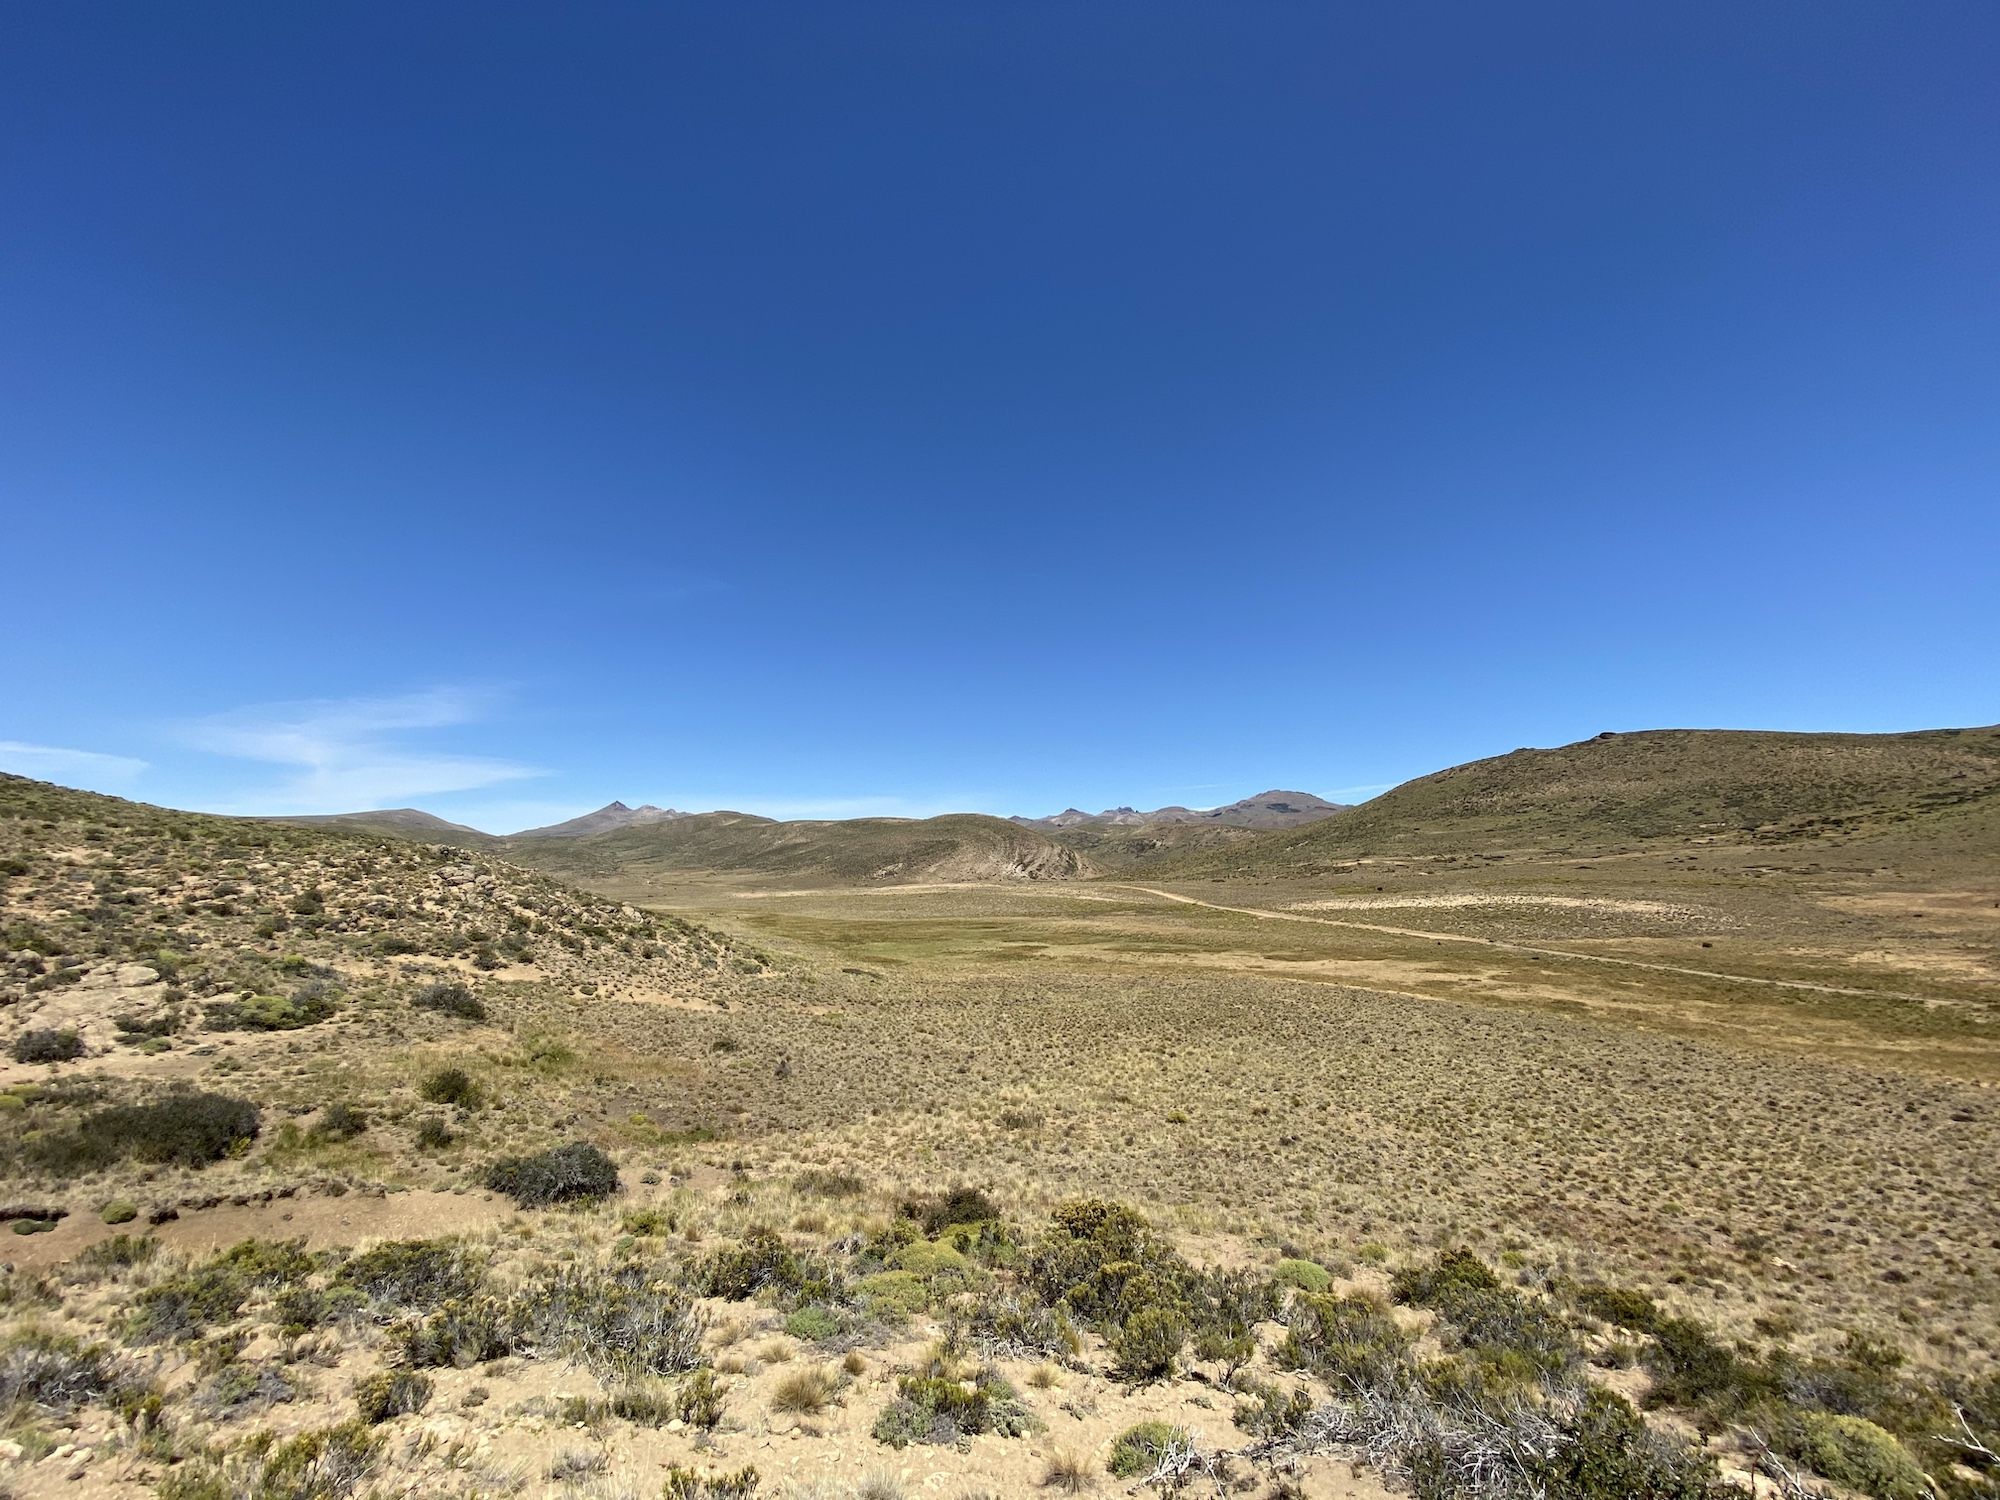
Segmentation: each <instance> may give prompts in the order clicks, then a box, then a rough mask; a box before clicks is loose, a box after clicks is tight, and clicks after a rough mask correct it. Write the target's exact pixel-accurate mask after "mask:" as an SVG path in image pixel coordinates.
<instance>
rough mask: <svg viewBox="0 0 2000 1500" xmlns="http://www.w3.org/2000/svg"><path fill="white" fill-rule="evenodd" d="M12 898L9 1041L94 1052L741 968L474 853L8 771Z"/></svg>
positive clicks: (3, 801)
mask: <svg viewBox="0 0 2000 1500" xmlns="http://www.w3.org/2000/svg"><path fill="white" fill-rule="evenodd" d="M0 895H3V896H4V901H5V924H4V927H0V1041H4V1043H6V1044H12V1043H13V1042H15V1041H17V1040H18V1039H19V1037H20V1036H21V1035H22V1034H24V1033H27V1032H34V1031H57V1032H74V1033H76V1035H77V1037H78V1039H79V1042H80V1044H81V1045H82V1046H83V1047H84V1049H85V1051H86V1052H87V1053H88V1054H91V1055H96V1054H100V1053H101V1054H104V1055H107V1056H116V1055H120V1054H126V1055H130V1056H133V1057H137V1056H141V1055H143V1056H146V1057H160V1056H162V1055H163V1054H170V1053H175V1052H177V1051H179V1050H181V1049H184V1048H199V1047H201V1046H203V1045H204V1044H205V1041H206V1037H205V1034H206V1033H214V1032H226V1033H228V1032H233V1033H258V1034H262V1033H270V1032H278V1031H296V1030H300V1029H302V1028H306V1027H313V1026H320V1025H323V1024H333V1023H336V1022H343V1021H347V1020H352V1019H354V1018H355V1017H357V1016H360V1015H362V1014H365V1013H368V1012H370V1011H371V1010H373V1009H375V1008H377V1007H380V1006H383V1005H388V1006H391V1007H392V1008H396V1007H400V1006H401V1005H402V1004H403V1003H404V997H405V996H406V995H407V994H409V993H410V992H412V991H413V990H414V989H415V988H416V987H419V986H420V985H422V984H423V983H426V982H435V981H448V980H458V979H462V978H471V977H476V976H480V975H485V974H493V975H496V976H499V977H504V978H505V979H507V980H508V981H509V982H514V983H534V984H539V985H544V986H548V987H549V988H551V989H552V990H553V991H555V992H558V993H571V992H576V991H577V989H578V987H579V986H581V985H584V984H592V985H595V984H599V983H602V982H605V981H606V980H618V981H621V982H627V983H649V984H652V985H656V986H677V985H687V984H709V983H713V982H717V981H719V979H720V977H721V976H722V974H723V973H724V972H725V971H726V970H727V971H730V972H738V970H737V967H736V966H735V965H733V964H732V963H730V960H732V959H735V958H738V957H740V955H736V954H734V953H733V952H732V951H731V949H730V948H729V945H728V944H727V943H726V942H724V941H723V940H722V939H720V938H718V937H717V936H715V935H714V934H713V933H710V932H707V931H706V930H704V929H700V928H697V927H694V926H692V925H690V924H687V923H684V922H681V921H679V920H678V919H676V918H673V917H665V916H656V915H653V914H649V913H642V912H638V911H635V910H633V909H632V908H630V907H622V906H619V905H617V904H615V903H613V902H610V901H605V900H602V899H600V898H598V897H595V896H590V895H586V894H585V893H583V892H581V891H577V890H573V889H571V888H569V887H566V886H563V885H559V884H558V883H557V882H555V881H554V880H551V879H550V878H548V877H547V876H544V875H538V874H534V873H532V872H530V871H527V870H523V869H519V868H517V867H515V866H511V865H507V864H503V863H500V862H498V861H495V860H490V859H486V858H483V857H480V856H477V855H474V854H471V853H469V852H461V851H455V850H449V849H444V848H441V847H438V846H436V845H425V844H416V843H412V842H409V841H408V840H407V838H389V837H380V836H376V835H373V834H370V833H366V832H360V831H356V830H353V829H349V828H341V827H313V828H308V827H298V826H294V825H290V824H279V823H271V822H258V821H250V820H244V819H236V818H223V817H212V816H208V815H204V814H200V813H182V812H170V811H167V810H165V809H161V808H156V807H149V806H146V805H144V804H142V803H136V802H126V801H122V800H120V799H118V798H114V797H101V796H97V795H95V794H93V793H89V792H76V791H70V790H67V789H65V788H62V787H55V786H49V785H46V784H44V783H42V782H36V781H28V780H24V779H22V778H20V777H16V776H0ZM744 962H745V963H747V964H749V965H750V966H751V967H759V966H758V965H756V964H755V963H754V961H753V960H747V959H746V960H744Z"/></svg>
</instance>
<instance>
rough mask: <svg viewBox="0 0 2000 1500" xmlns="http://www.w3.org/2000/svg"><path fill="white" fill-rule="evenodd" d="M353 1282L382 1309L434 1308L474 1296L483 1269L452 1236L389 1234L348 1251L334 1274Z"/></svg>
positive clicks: (338, 1280)
mask: <svg viewBox="0 0 2000 1500" xmlns="http://www.w3.org/2000/svg"><path fill="white" fill-rule="evenodd" d="M334 1283H335V1285H336V1286H348V1287H352V1288H354V1289H355V1290H356V1291H357V1292H359V1293H360V1294H361V1295H363V1296H365V1297H366V1298H367V1299H368V1302H369V1305H370V1306H371V1307H373V1308H374V1309H375V1310H376V1311H378V1312H404V1311H417V1312H431V1311H434V1310H436V1309H437V1308H439V1307H441V1306H443V1305H444V1304H445V1303H447V1302H451V1301H455V1300H459V1299H463V1298H467V1297H471V1296H473V1295H474V1294H475V1293H477V1292H478V1291H480V1290H481V1289H482V1288H483V1287H484V1286H485V1284H486V1273H485V1270H484V1269H483V1268H482V1267H481V1266H480V1264H479V1262H478V1260H477V1259H476V1258H475V1257H474V1256H473V1255H472V1254H471V1253H470V1252H468V1251H467V1250H466V1248H465V1247H464V1246H463V1245H460V1244H458V1243H457V1242H456V1241H452V1240H389V1241H386V1242H384V1243H382V1244H379V1245H374V1246H371V1247H370V1248H368V1249H366V1250H363V1251H361V1252H360V1253H359V1254H357V1255H354V1256H352V1257H350V1258H349V1259H348V1261H347V1263H346V1264H345V1265H343V1266H342V1267H341V1268H340V1270H339V1271H338V1272H337V1273H336V1275H335V1277H334Z"/></svg>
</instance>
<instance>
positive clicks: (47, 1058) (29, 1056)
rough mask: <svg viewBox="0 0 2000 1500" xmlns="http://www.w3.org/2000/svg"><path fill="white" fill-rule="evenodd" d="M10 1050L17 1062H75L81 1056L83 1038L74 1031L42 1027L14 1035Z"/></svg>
mask: <svg viewBox="0 0 2000 1500" xmlns="http://www.w3.org/2000/svg"><path fill="white" fill-rule="evenodd" d="M11 1050H12V1052H13V1054H14V1061H15V1062H19V1063H65V1062H75V1061H76V1060H77V1059H78V1058H79V1057H81V1056H83V1038H82V1037H80V1036H78V1035H77V1034H76V1033H75V1032H74V1031H59V1030H57V1029H56V1028H54V1027H43V1028H41V1029H39V1030H36V1031H24V1032H22V1033H21V1034H20V1035H19V1036H17V1037H15V1038H14V1045H13V1048H12V1049H11Z"/></svg>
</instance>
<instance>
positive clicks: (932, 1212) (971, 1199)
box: [898, 1186, 1000, 1239]
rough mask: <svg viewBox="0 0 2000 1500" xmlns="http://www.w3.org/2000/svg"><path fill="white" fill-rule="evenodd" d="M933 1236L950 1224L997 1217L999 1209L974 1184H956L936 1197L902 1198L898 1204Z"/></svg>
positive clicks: (906, 1214)
mask: <svg viewBox="0 0 2000 1500" xmlns="http://www.w3.org/2000/svg"><path fill="white" fill-rule="evenodd" d="M898 1212H900V1213H901V1214H902V1215H903V1217H904V1218H906V1219H914V1220H915V1221H916V1222H917V1223H919V1224H921V1225H922V1226H923V1230H924V1233H925V1234H927V1235H929V1236H931V1237H932V1238H933V1239H934V1238H936V1237H937V1236H938V1235H939V1234H940V1233H942V1232H943V1231H944V1230H945V1229H946V1228H948V1227H949V1226H951V1225H953V1224H978V1223H982V1222H985V1221H986V1220H989V1219H997V1218H999V1217H1000V1209H999V1207H998V1205H996V1204H995V1203H994V1202H993V1200H992V1199H991V1198H989V1197H987V1196H986V1194H985V1192H984V1191H982V1190H981V1189H979V1188H976V1187H964V1186H960V1187H955V1188H952V1189H951V1190H950V1191H949V1192H946V1193H941V1194H939V1195H938V1196H937V1197H935V1198H905V1199H904V1200H903V1201H902V1203H901V1204H900V1205H899V1207H898Z"/></svg>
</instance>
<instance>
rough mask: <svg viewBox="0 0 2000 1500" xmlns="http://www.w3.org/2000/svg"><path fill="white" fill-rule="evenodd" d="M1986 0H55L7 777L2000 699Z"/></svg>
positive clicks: (1098, 769)
mask: <svg viewBox="0 0 2000 1500" xmlns="http://www.w3.org/2000/svg"><path fill="white" fill-rule="evenodd" d="M1996 79H2000V7H1996V6H1994V5H1993V4H1991V3H1988V0H1976V3H1938V4H1933V3H1916V4H1894V3H1888V0H1883V3H1875V4H1866V5H1857V4H1846V3H1837V0H1835V3H1814V4H1805V3H1785V4H1762V3H1744V0H1728V3H1688V4H1673V5H1652V6H1640V5H1622V4H1612V5H1606V4H1602V3H1598V0H1591V3H1580V4H1575V5H1537V4H1526V5H1518V6H1516V5H1493V4H1489V3H1485V0H1479V3H1467V4H1462V5H1443V6H1439V5H1424V4H1396V5H1366V6H1364V5H1321V4H1304V3H1300V4H1259V3H1249V4H1234V3H1221V0H1216V3H1211V4H1205V5H1189V4H1181V3H1173V0H1166V3H1162V0H1145V3H1132V4H1098V3H1085V4H1071V3H1004V4H954V3H943V4H940V3H937V0H913V3H909V4H896V5H881V4H868V3H848V4H840V5H823V4H813V5H805V4H796V5H794V4H762V3H760V4H754V5H737V4H720V3H718V4H712V5H707V6H701V7H695V6H685V5H665V4H654V3H632V4H616V5H607V4H587V3H586V4H576V5H553V4H551V5H539V6H510V5H486V4H472V3H459V4H450V3H436V4H418V5H410V4H405V3H397V4H350V3H342V4H331V3H327V4H291V3H287V4H266V3H252V0H245V3H242V4H234V5H215V4H198V3H177V4H159V3H155V0H145V3H135V4H129V5H113V4H101V3H93V0H65V3H61V4H30V3H16V4H12V5H9V6H7V7H6V10H5V15H4V39H0V504H4V510H5V530H4V536H5V540H6V547H5V549H4V550H5V556H4V561H0V570H4V571H0V576H4V578H5V581H6V586H5V590H4V610H5V625H4V631H0V642H4V647H0V665H4V668H5V684H6V686H5V693H4V699H0V741H4V742H5V746H4V748H0V766H6V767H8V768H11V769H17V770H23V771H26V772H29V773H30V774H37V775H43V776H47V777H51V778H53V779H58V780H63V781H68V782H71V783H76V784H83V785H88V786H94V787H101V788H103V789H106V790H115V791H120V792H123V793H125V794H128V795H133V796H139V797H143V798H145V799H147V800H151V801H158V802H165V803H170V804H177V805H182V806H197V807H207V808H217V809H222V810H228V811H253V810H266V811H295V810H296V811H324V810H331V809H334V808H347V807H361V806H368V805H399V804H406V803H415V804H419V805H422V806H425V807H428V808H431V809H433V810H436V811H439V812H441V813H444V814H446V815H449V816H454V817H459V818H463V819H465V820H467V821H471V822H474V823H478V824H480V825H482V826H486V827H494V828H503V829H504V828H507V827H510V826H519V825H521V824H524V823H530V822H537V821H543V820H544V819H545V817H547V816H559V815H562V814H565V813H568V812H572V811H577V810H580V809H582V808H585V807H589V806H592V805H595V804H597V803H600V802H603V801H605V800H607V799H609V798H611V797H614V796H618V797H623V798H625V799H626V800H628V801H637V800H641V799H645V800H651V801H658V802H668V801H671V802H673V803H676V804H678V805H681V806H683V807H686V806H694V807H710V806H716V805H734V806H748V807H752V808H755V809H758V810H764V811H771V812H776V813H780V814H784V813H793V814H807V813H837V812H844V811H866V810H886V811H908V812H929V811H937V810H942V809H947V808H959V807H975V808H982V809H988V810H993V811H999V812H1015V811H1026V812H1043V811H1050V810H1053V809H1055V808H1058V807H1061V806H1063V805H1064V804H1066V803H1077V804H1079V805H1082V806H1085V807H1092V808H1094V807H1100V806H1103V805H1106V804H1109V803H1119V802H1132V803H1140V804H1149V803H1157V802H1166V801H1177V802H1189V803H1196V804H1211V803H1215V802H1219V801H1225V800H1229V799H1231V798H1234V797H1237V796H1240V795H1243V794H1246V793H1249V792H1253V791H1257V790H1260V789H1262V788H1264V787H1267V786H1270V785H1273V784H1276V785H1282V786H1297V787H1303V788H1306V789H1309V790H1314V791H1319V792H1323V793H1327V794H1340V793H1343V792H1345V793H1347V794H1348V795H1350V796H1352V795H1356V789H1357V788H1370V787H1376V786H1380V785H1382V784H1385V783H1391V782H1395V781H1398V780H1401V779H1403V778H1405V777H1408V776H1411V775H1416V774H1420V773H1422V772H1425V771H1428V770H1431V769H1434V768H1436V767H1438V766H1440V765H1444V764H1448V763H1451V762H1455V761H1459V760H1464V759H1469V758H1472V757H1475V756H1480V755H1486V754H1492V753H1497V752H1501V751H1505V750H1508V749H1511V748H1513V747H1515V746H1517V745H1522V744H1555V743H1560V742H1563V741H1567V740H1571V739H1576V738H1580V737H1582V736H1585V735H1588V734H1592V733H1595V732H1597V731H1599V730H1602V729H1638V728H1646V727H1654V726H1669V725H1674V726H1678V725H1722V726H1744V727H1774V728H1795V729H1856V730H1887V729H1902V728H1915V727H1922V726H1933V725H1941V724H1964V723H1984V722H1991V721H1993V720H1994V719H1996V718H2000V707H1996V703H2000V694H1996V688H2000V669H1996V652H1995V635H1996V631H1995V615H1996V609H1995V606H1996V603H2000V87H1997V86H1996Z"/></svg>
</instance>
